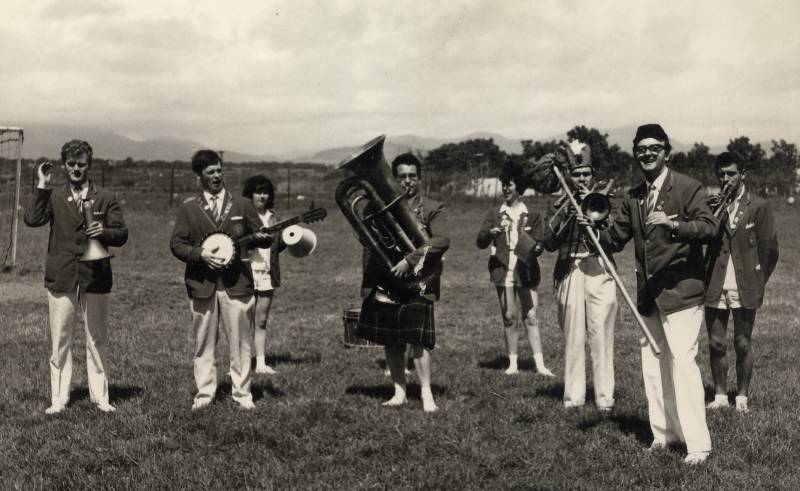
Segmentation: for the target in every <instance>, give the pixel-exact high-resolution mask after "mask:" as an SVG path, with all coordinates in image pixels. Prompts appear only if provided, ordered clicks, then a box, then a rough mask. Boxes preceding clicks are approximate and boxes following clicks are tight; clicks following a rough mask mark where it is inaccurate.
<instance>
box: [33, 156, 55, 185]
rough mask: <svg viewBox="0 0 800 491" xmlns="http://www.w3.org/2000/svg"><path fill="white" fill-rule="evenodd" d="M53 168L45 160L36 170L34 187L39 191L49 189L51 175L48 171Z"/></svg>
mask: <svg viewBox="0 0 800 491" xmlns="http://www.w3.org/2000/svg"><path fill="white" fill-rule="evenodd" d="M52 168H53V164H51V163H50V162H48V161H47V160H45V161H44V162H42V163H41V164H39V166H38V167H37V168H36V187H37V188H39V189H47V188H49V187H50V179H51V178H52V173H51V172H50V170H51V169H52Z"/></svg>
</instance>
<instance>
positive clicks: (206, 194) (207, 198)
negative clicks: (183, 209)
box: [203, 188, 225, 203]
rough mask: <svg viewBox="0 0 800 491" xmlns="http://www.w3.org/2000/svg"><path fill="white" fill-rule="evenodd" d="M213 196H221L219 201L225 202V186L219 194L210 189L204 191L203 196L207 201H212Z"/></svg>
mask: <svg viewBox="0 0 800 491" xmlns="http://www.w3.org/2000/svg"><path fill="white" fill-rule="evenodd" d="M212 197H216V198H219V202H220V203H223V202H225V188H222V190H221V191H220V192H218V193H217V194H211V193H209V192H208V191H203V198H204V199H205V200H206V203H211V199H212Z"/></svg>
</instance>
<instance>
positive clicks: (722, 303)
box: [706, 290, 742, 310]
mask: <svg viewBox="0 0 800 491" xmlns="http://www.w3.org/2000/svg"><path fill="white" fill-rule="evenodd" d="M706 307H711V308H714V309H720V310H733V309H741V308H742V304H741V303H739V290H722V293H721V294H720V296H719V299H717V301H716V302H706Z"/></svg>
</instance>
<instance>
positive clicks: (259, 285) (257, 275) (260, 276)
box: [253, 269, 273, 292]
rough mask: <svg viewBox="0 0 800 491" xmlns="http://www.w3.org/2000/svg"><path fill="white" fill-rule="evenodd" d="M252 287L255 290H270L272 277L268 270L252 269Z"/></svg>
mask: <svg viewBox="0 0 800 491" xmlns="http://www.w3.org/2000/svg"><path fill="white" fill-rule="evenodd" d="M253 288H254V289H255V290H256V291H257V292H268V291H270V290H272V289H273V288H272V277H271V276H270V275H269V271H265V270H263V269H254V270H253Z"/></svg>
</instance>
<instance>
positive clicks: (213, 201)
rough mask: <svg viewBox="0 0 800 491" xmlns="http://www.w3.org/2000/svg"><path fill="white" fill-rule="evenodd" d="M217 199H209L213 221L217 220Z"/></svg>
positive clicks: (215, 197)
mask: <svg viewBox="0 0 800 491" xmlns="http://www.w3.org/2000/svg"><path fill="white" fill-rule="evenodd" d="M218 201H219V197H218V196H212V197H211V214H212V215H214V220H219V203H218Z"/></svg>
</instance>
